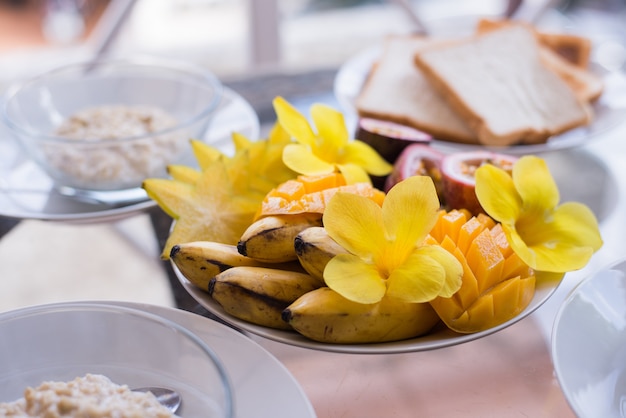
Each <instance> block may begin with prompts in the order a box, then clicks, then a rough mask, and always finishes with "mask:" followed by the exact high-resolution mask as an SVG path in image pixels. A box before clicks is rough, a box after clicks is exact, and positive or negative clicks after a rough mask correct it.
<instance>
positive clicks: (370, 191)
mask: <svg viewBox="0 0 626 418" xmlns="http://www.w3.org/2000/svg"><path fill="white" fill-rule="evenodd" d="M337 192H346V193H354V194H358V195H360V196H364V197H367V198H369V199H372V200H373V201H374V202H376V203H377V204H378V205H382V203H383V200H384V198H385V193H384V192H382V191H381V190H378V189H376V188H374V187H373V186H372V185H371V184H369V183H355V184H346V181H345V179H344V177H343V175H342V174H340V173H330V174H321V175H317V176H298V177H297V178H295V179H292V180H287V181H286V182H283V183H281V184H280V185H278V186H277V187H276V188H274V189H273V190H272V191H270V192H269V193H268V194H267V195H266V196H265V199H263V202H262V203H261V206H260V208H259V210H258V212H257V215H256V217H257V218H261V217H263V216H268V215H285V214H297V213H324V209H325V208H326V204H327V203H328V201H329V200H330V199H331V198H332V197H333V196H334V195H335V193H337Z"/></svg>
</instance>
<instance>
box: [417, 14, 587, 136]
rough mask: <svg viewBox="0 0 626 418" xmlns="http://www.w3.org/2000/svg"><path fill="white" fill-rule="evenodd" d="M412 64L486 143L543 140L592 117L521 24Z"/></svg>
mask: <svg viewBox="0 0 626 418" xmlns="http://www.w3.org/2000/svg"><path fill="white" fill-rule="evenodd" d="M415 63H416V65H417V66H418V67H419V68H420V69H421V70H422V72H423V73H424V75H425V76H426V77H427V78H428V80H430V82H431V83H432V84H433V86H435V87H436V88H437V89H438V90H439V91H440V93H441V95H442V97H444V98H445V99H446V100H447V102H448V104H449V105H450V106H451V107H452V108H453V109H454V110H455V111H456V112H457V113H458V114H459V116H461V117H462V118H463V119H464V120H465V122H466V123H467V124H468V126H469V127H470V129H472V130H473V131H474V132H475V133H476V136H477V137H478V139H479V142H480V143H482V144H484V145H489V146H509V145H513V144H520V143H541V142H545V141H546V140H547V139H548V138H549V137H550V136H552V135H556V134H559V133H562V132H564V131H566V130H569V129H572V128H575V127H578V126H582V125H585V124H587V123H588V122H589V121H590V118H591V108H590V106H589V105H588V104H587V103H584V102H583V101H582V100H580V99H579V98H578V97H577V96H576V95H575V94H574V92H573V91H572V89H571V88H570V87H569V86H568V85H567V84H566V83H565V82H564V81H563V80H562V79H561V78H560V77H559V76H558V75H557V74H556V73H555V72H554V71H552V70H551V69H549V68H548V67H547V66H546V65H545V64H544V62H543V60H542V59H541V55H540V48H539V45H538V42H537V39H536V37H535V35H534V33H533V31H532V30H530V29H528V28H526V27H524V26H521V25H513V26H510V27H508V26H507V27H504V28H501V29H497V30H493V31H489V32H487V33H484V34H480V35H476V36H473V37H470V38H467V39H463V40H459V41H458V42H456V43H453V44H446V45H440V46H438V47H436V48H429V49H425V50H421V51H418V52H417V53H416V55H415Z"/></svg>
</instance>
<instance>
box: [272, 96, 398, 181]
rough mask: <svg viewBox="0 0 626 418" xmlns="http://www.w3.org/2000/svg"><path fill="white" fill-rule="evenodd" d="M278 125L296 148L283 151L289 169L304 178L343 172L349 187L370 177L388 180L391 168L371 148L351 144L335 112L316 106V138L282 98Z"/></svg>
mask: <svg viewBox="0 0 626 418" xmlns="http://www.w3.org/2000/svg"><path fill="white" fill-rule="evenodd" d="M273 104H274V110H275V111H276V115H277V117H278V122H279V123H280V124H281V126H282V127H283V129H285V131H287V132H288V133H289V135H291V136H292V137H293V138H294V139H295V140H296V141H297V144H290V145H287V146H286V147H285V149H284V150H283V162H284V163H285V165H286V166H287V167H289V168H290V169H292V170H293V171H296V172H298V173H300V174H304V175H309V176H313V175H318V174H328V173H332V172H334V171H337V170H338V171H340V172H341V173H342V174H343V175H344V177H345V178H346V182H347V183H348V184H354V183H361V182H370V178H369V176H368V173H370V174H373V175H376V176H385V175H387V174H389V173H390V172H391V170H392V168H393V167H392V166H391V165H390V164H389V163H388V162H387V161H385V160H384V159H383V158H382V157H381V156H380V155H379V154H378V153H377V152H376V151H375V150H374V149H373V148H372V147H370V146H369V145H368V144H366V143H364V142H362V141H358V140H350V137H349V134H348V130H347V129H346V125H345V122H344V119H343V115H342V114H341V113H340V112H338V111H336V110H334V109H333V108H331V107H329V106H326V105H323V104H314V105H313V106H311V117H312V119H313V122H314V123H315V126H316V128H317V134H316V133H315V132H314V131H313V129H311V126H310V125H309V122H308V120H307V119H306V117H304V116H303V115H302V114H301V113H300V112H298V110H296V109H295V108H294V107H293V106H292V105H290V104H289V103H288V102H287V101H286V100H285V99H283V98H282V97H277V98H275V99H274V102H273Z"/></svg>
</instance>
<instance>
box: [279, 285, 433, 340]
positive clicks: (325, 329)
mask: <svg viewBox="0 0 626 418" xmlns="http://www.w3.org/2000/svg"><path fill="white" fill-rule="evenodd" d="M282 318H283V320H284V321H285V322H287V323H289V325H291V326H292V327H293V329H295V330H296V331H298V332H299V333H300V334H302V335H304V336H305V337H307V338H310V339H312V340H316V341H320V342H325V343H339V344H356V343H371V342H385V341H397V340H404V339H407V338H413V337H418V336H420V335H423V334H425V333H427V332H428V331H430V330H431V329H432V328H433V327H434V326H435V324H436V323H437V322H439V316H437V313H435V311H434V309H433V308H432V307H431V306H430V305H429V304H428V303H408V302H404V301H401V300H399V299H396V298H390V297H384V298H383V299H382V300H381V301H380V302H378V303H373V304H362V303H356V302H352V301H350V300H348V299H346V298H344V297H343V296H341V295H340V294H339V293H337V292H335V291H334V290H332V289H330V288H328V287H321V288H319V289H316V290H313V291H311V292H308V293H306V294H304V295H302V296H301V297H300V298H298V299H297V300H296V301H295V302H294V303H292V304H291V305H289V306H288V307H287V308H286V309H285V310H284V311H283V315H282Z"/></svg>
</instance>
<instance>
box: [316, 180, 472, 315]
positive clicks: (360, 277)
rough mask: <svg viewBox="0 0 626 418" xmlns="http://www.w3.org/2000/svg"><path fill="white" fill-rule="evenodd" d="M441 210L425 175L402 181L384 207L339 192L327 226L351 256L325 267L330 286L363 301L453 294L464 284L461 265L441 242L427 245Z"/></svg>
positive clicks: (420, 300) (414, 300) (328, 211)
mask: <svg viewBox="0 0 626 418" xmlns="http://www.w3.org/2000/svg"><path fill="white" fill-rule="evenodd" d="M438 210H439V200H438V198H437V193H436V191H435V186H434V184H433V182H432V180H431V178H430V177H427V176H414V177H410V178H408V179H406V180H404V181H402V182H400V183H398V184H397V185H396V186H395V187H394V188H393V189H391V190H390V191H389V193H388V194H387V197H386V198H385V200H384V201H383V205H382V208H381V207H380V206H378V205H377V204H376V203H374V202H373V201H371V200H370V199H367V198H365V197H362V196H358V195H355V194H349V193H337V194H336V195H335V196H334V197H333V198H332V199H331V200H330V202H329V203H328V205H327V206H326V210H325V212H324V218H323V222H324V227H325V228H326V230H327V231H328V234H329V235H330V236H331V237H332V238H333V239H334V240H335V241H337V243H339V244H340V245H341V246H343V247H344V248H345V249H346V250H348V251H349V252H350V254H341V255H337V256H335V257H334V258H333V259H331V261H330V262H329V263H328V264H327V265H326V269H325V270H324V280H325V282H326V284H327V285H328V287H330V288H331V289H333V290H334V291H336V292H337V293H339V294H341V295H342V296H343V297H345V298H347V299H350V300H352V301H355V302H359V303H376V302H379V301H380V300H381V299H382V298H383V296H385V295H388V296H391V297H395V298H399V299H401V300H404V301H406V302H411V303H423V302H428V301H430V300H432V299H434V298H435V297H437V296H442V297H451V296H452V295H453V294H454V293H455V292H456V291H457V290H458V289H459V287H460V286H461V278H462V275H463V268H462V267H461V264H460V263H459V261H458V260H457V259H456V258H455V257H454V256H453V255H452V254H450V253H449V252H447V251H446V250H444V249H443V248H442V247H440V246H439V245H424V240H425V239H426V237H427V236H428V233H429V232H430V230H431V229H432V227H433V226H434V224H435V223H436V221H437V212H438Z"/></svg>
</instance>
